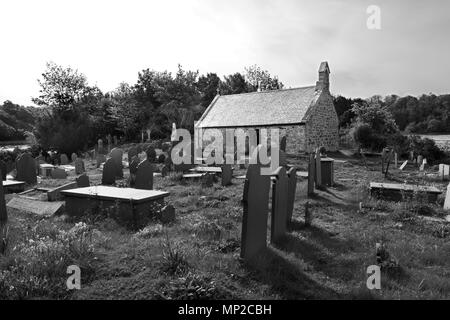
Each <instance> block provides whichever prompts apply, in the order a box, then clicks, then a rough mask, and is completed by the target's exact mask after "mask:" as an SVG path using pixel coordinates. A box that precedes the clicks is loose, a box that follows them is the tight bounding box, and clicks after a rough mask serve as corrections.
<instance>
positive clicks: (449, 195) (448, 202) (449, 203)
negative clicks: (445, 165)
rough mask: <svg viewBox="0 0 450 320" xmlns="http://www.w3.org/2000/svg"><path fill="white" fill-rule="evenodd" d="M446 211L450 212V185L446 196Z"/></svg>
mask: <svg viewBox="0 0 450 320" xmlns="http://www.w3.org/2000/svg"><path fill="white" fill-rule="evenodd" d="M444 210H450V183H449V184H448V186H447V193H446V194H445V202H444Z"/></svg>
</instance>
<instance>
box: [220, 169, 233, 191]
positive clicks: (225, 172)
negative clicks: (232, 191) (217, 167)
mask: <svg viewBox="0 0 450 320" xmlns="http://www.w3.org/2000/svg"><path fill="white" fill-rule="evenodd" d="M232 178H233V168H232V167H231V164H224V165H223V166H222V186H228V185H230V184H231V179H232Z"/></svg>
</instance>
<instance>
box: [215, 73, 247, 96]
mask: <svg viewBox="0 0 450 320" xmlns="http://www.w3.org/2000/svg"><path fill="white" fill-rule="evenodd" d="M219 91H220V94H222V95H227V94H238V93H246V92H253V91H256V89H255V88H253V87H249V85H248V83H247V82H246V81H245V78H244V76H243V75H242V74H240V73H239V72H236V73H235V74H231V75H229V76H225V77H224V81H222V82H221V83H220V87H219Z"/></svg>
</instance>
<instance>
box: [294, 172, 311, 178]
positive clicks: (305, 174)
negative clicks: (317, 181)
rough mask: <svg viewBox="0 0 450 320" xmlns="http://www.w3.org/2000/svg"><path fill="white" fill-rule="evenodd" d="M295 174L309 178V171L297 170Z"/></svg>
mask: <svg viewBox="0 0 450 320" xmlns="http://www.w3.org/2000/svg"><path fill="white" fill-rule="evenodd" d="M295 174H296V175H297V177H302V178H308V171H297V172H296V173H295Z"/></svg>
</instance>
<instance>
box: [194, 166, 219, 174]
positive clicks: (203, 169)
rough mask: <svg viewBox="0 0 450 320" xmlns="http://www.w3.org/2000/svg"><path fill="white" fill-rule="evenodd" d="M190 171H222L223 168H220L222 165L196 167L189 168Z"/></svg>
mask: <svg viewBox="0 0 450 320" xmlns="http://www.w3.org/2000/svg"><path fill="white" fill-rule="evenodd" d="M189 171H194V172H209V173H222V168H220V167H195V168H192V169H189Z"/></svg>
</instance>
